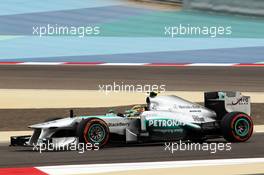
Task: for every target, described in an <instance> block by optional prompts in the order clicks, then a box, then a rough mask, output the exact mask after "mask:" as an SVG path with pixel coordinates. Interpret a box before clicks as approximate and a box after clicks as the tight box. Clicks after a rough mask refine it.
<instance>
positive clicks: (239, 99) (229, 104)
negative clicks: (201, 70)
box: [204, 91, 251, 118]
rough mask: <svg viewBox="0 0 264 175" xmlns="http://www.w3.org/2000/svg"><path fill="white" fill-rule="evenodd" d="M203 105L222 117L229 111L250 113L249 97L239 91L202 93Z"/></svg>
mask: <svg viewBox="0 0 264 175" xmlns="http://www.w3.org/2000/svg"><path fill="white" fill-rule="evenodd" d="M204 103H205V107H207V108H209V109H212V110H214V111H215V112H216V113H217V116H218V117H220V118H222V117H223V116H224V115H225V114H226V113H229V112H234V111H236V112H244V113H246V114H247V115H250V113H251V108H250V97H249V96H244V95H242V94H241V92H231V91H218V92H205V93H204Z"/></svg>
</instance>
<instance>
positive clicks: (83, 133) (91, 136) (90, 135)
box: [76, 118, 109, 147]
mask: <svg viewBox="0 0 264 175" xmlns="http://www.w3.org/2000/svg"><path fill="white" fill-rule="evenodd" d="M76 134H77V137H79V142H82V143H86V144H88V143H90V144H93V146H95V145H97V146H99V147H103V146H105V145H106V144H107V143H108V139H109V128H108V126H107V124H106V123H105V122H104V121H103V120H101V119H97V118H92V119H85V120H82V121H81V122H80V123H79V125H78V127H77V133H76Z"/></svg>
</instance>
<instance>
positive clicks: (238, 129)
mask: <svg viewBox="0 0 264 175" xmlns="http://www.w3.org/2000/svg"><path fill="white" fill-rule="evenodd" d="M249 129H250V124H249V122H248V120H247V119H245V118H241V119H238V120H237V121H236V122H235V133H236V134H237V135H238V136H240V137H244V136H246V135H247V134H248V132H249Z"/></svg>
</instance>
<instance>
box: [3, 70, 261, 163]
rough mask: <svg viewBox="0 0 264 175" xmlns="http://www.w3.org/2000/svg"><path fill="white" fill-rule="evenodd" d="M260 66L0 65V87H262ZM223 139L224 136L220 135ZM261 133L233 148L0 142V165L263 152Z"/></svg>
mask: <svg viewBox="0 0 264 175" xmlns="http://www.w3.org/2000/svg"><path fill="white" fill-rule="evenodd" d="M263 75H264V69H263V68H257V67H255V68H248V67H247V68H237V67H182V68H181V67H131V66H125V67H114V66H113V67H112V66H111V67H110V66H107V67H105V66H21V65H19V66H0V88H1V89H3V88H13V89H20V88H22V89H86V90H87V89H98V84H109V83H110V84H112V83H113V81H116V82H122V81H123V82H124V83H131V84H166V88H167V90H208V91H209V90H220V89H221V90H241V91H263V87H264V86H263V85H264V81H263V80H264V76H263ZM220 141H223V140H220ZM263 143H264V134H255V135H254V136H253V137H252V139H251V140H250V141H249V142H246V143H238V144H232V150H231V151H218V152H217V153H215V154H211V153H210V152H209V151H176V152H175V153H174V154H172V153H171V152H169V151H164V148H165V147H164V144H163V143H161V144H144V145H129V146H126V145H123V146H121V147H116V146H113V147H107V148H105V149H102V150H100V151H86V152H85V153H83V154H80V153H78V152H76V151H59V152H44V153H41V154H40V153H38V152H33V151H32V148H21V147H8V145H7V144H3V143H2V144H0V155H1V159H0V167H18V166H20V167H24V166H44V165H67V164H94V163H117V162H119V163H121V162H146V161H170V160H200V159H220V158H225V159H226V158H252V157H263V156H264V152H263Z"/></svg>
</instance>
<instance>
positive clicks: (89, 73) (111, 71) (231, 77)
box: [0, 65, 264, 92]
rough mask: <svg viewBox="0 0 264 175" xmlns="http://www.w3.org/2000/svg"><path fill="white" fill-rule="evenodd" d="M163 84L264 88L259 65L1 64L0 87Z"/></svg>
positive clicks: (181, 87) (186, 87) (201, 88)
mask: <svg viewBox="0 0 264 175" xmlns="http://www.w3.org/2000/svg"><path fill="white" fill-rule="evenodd" d="M113 82H116V83H117V84H122V82H123V84H129V85H131V84H133V85H138V84H139V85H154V84H157V85H161V84H164V85H166V90H185V91H212V90H229V91H231V90H236V91H256V92H263V91H264V69H263V68H261V67H138V66H69V65H67V66H36V65H33V66H29V65H28V66H22V65H18V66H15V65H12V66H7V65H3V66H0V89H74V90H99V85H106V84H112V85H113Z"/></svg>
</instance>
